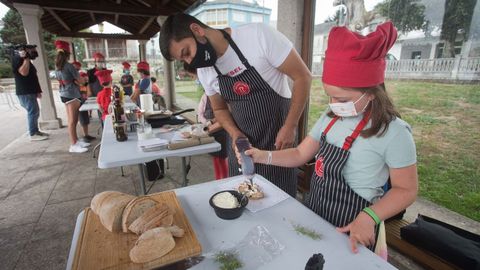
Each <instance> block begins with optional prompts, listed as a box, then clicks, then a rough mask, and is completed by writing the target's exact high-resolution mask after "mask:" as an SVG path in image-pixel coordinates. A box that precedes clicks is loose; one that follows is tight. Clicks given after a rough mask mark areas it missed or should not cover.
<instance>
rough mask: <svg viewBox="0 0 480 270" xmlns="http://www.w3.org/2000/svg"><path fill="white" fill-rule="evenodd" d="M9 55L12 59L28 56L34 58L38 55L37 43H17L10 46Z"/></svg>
mask: <svg viewBox="0 0 480 270" xmlns="http://www.w3.org/2000/svg"><path fill="white" fill-rule="evenodd" d="M10 56H11V57H12V60H13V59H15V58H17V57H19V58H24V59H25V58H28V59H31V60H34V59H35V58H37V57H38V52H37V45H31V44H19V45H14V46H11V47H10Z"/></svg>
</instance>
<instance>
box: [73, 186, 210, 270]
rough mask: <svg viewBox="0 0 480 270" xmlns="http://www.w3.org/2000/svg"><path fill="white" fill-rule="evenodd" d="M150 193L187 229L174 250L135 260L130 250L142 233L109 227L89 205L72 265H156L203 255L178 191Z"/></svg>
mask: <svg viewBox="0 0 480 270" xmlns="http://www.w3.org/2000/svg"><path fill="white" fill-rule="evenodd" d="M149 196H150V197H151V198H153V199H155V200H157V201H159V202H164V203H166V204H167V205H168V206H170V208H171V209H173V210H175V215H174V222H173V223H174V224H175V225H177V226H179V227H181V228H182V229H184V230H185V236H184V237H181V238H175V248H174V249H173V250H172V251H170V252H169V253H168V254H166V255H165V256H163V257H161V258H159V259H156V260H154V261H151V262H148V263H144V264H137V263H133V262H132V261H131V260H130V257H129V252H130V249H132V247H133V246H134V245H135V242H136V241H137V239H138V236H137V235H135V234H133V233H112V232H109V231H107V229H105V228H104V227H103V225H102V223H100V219H99V218H98V216H97V215H96V214H95V213H93V211H92V210H91V209H90V208H89V207H88V208H86V209H85V216H84V219H83V223H82V227H81V229H80V234H79V238H78V242H77V249H76V252H75V258H74V260H73V267H72V269H82V270H83V269H89V270H93V269H152V268H157V267H161V266H165V265H168V264H171V263H174V262H177V261H181V260H183V259H186V258H189V257H193V256H198V255H200V254H201V253H202V246H201V245H200V242H198V239H197V237H196V235H195V232H194V231H193V229H192V226H191V225H190V222H188V219H187V216H186V215H185V213H184V212H183V209H182V207H181V206H180V204H179V202H178V200H177V196H176V195H175V192H173V191H165V192H160V193H155V194H151V195H149Z"/></svg>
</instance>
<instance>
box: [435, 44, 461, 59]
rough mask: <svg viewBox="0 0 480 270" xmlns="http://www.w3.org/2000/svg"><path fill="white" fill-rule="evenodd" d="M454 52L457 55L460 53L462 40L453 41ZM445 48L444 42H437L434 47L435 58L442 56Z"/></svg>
mask: <svg viewBox="0 0 480 270" xmlns="http://www.w3.org/2000/svg"><path fill="white" fill-rule="evenodd" d="M453 46H454V49H453V50H454V52H455V55H459V54H461V53H462V46H463V41H462V40H460V41H455V43H454V45H453ZM444 49H445V43H443V42H441V43H438V44H437V47H436V49H435V58H443V50H444Z"/></svg>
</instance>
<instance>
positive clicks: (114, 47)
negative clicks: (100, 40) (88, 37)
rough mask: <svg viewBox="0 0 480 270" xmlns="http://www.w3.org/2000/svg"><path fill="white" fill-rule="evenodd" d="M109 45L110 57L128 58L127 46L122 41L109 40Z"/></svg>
mask: <svg viewBox="0 0 480 270" xmlns="http://www.w3.org/2000/svg"><path fill="white" fill-rule="evenodd" d="M107 44H108V57H110V58H126V57H127V44H126V41H125V40H122V39H109V40H107Z"/></svg>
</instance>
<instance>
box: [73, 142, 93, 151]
mask: <svg viewBox="0 0 480 270" xmlns="http://www.w3.org/2000/svg"><path fill="white" fill-rule="evenodd" d="M87 151H88V148H84V147H82V146H80V144H78V142H77V143H76V144H72V145H70V149H69V150H68V152H70V153H85V152H87Z"/></svg>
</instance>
